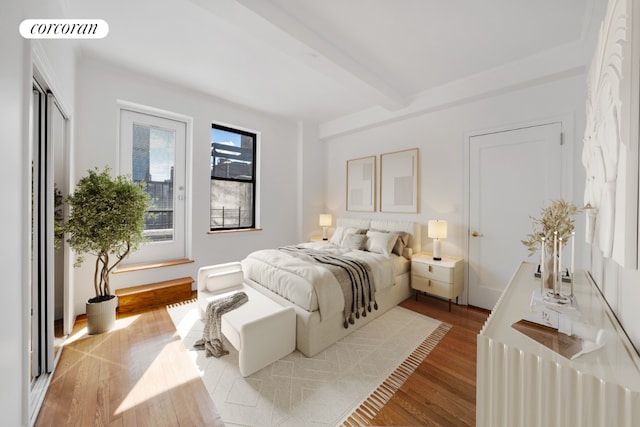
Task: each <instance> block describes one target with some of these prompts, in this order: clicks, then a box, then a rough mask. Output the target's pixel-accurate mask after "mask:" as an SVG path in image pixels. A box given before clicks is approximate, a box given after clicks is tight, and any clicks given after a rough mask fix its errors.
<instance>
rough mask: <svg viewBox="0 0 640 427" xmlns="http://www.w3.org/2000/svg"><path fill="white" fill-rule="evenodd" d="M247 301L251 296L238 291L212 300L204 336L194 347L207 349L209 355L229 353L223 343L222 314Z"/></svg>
mask: <svg viewBox="0 0 640 427" xmlns="http://www.w3.org/2000/svg"><path fill="white" fill-rule="evenodd" d="M247 301H249V298H248V297H247V294H245V293H244V292H236V293H234V294H233V295H230V296H228V297H224V298H220V299H219V300H216V301H211V302H210V303H209V304H208V305H207V312H206V317H205V324H204V331H203V332H202V338H201V339H199V340H198V341H196V343H195V344H194V345H193V347H194V348H197V349H199V350H206V353H205V354H206V356H207V357H211V356H213V357H220V356H224V355H225V354H229V351H227V350H225V349H224V346H223V344H222V334H221V331H220V329H221V323H222V315H223V314H225V313H227V312H229V311H231V310H234V309H236V308H238V307H240V306H241V305H242V304H244V303H245V302H247Z"/></svg>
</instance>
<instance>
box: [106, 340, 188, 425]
mask: <svg viewBox="0 0 640 427" xmlns="http://www.w3.org/2000/svg"><path fill="white" fill-rule="evenodd" d="M184 351H185V350H184V346H183V344H182V342H181V341H180V340H176V341H173V342H170V343H168V344H167V345H166V346H164V348H163V349H162V351H160V353H158V355H157V356H156V358H155V359H154V360H153V362H152V363H151V364H150V365H149V367H148V368H147V369H146V370H145V372H144V374H143V375H142V376H141V377H140V379H139V380H138V382H137V383H136V384H135V385H134V386H133V387H132V388H131V390H130V391H129V393H128V394H127V395H126V397H125V398H124V399H123V400H122V403H121V404H120V406H118V408H117V409H116V410H115V411H114V415H119V414H122V413H125V412H127V411H128V410H131V409H133V408H135V407H136V406H138V405H139V404H141V403H142V402H145V401H147V400H150V399H153V398H155V397H157V396H160V395H162V394H165V393H167V392H169V391H171V390H172V389H173V388H175V387H179V386H180V385H182V384H185V383H187V382H189V381H193V380H197V379H199V378H200V376H199V375H198V372H197V370H195V369H182V368H180V367H177V366H175V355H176V354H177V353H180V352H184ZM169 371H173V374H174V375H167V374H166V373H167V372H169Z"/></svg>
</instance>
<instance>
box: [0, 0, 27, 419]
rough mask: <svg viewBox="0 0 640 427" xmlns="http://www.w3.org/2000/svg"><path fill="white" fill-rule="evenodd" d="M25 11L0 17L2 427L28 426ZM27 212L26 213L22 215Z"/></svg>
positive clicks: (7, 8) (5, 11) (10, 10)
mask: <svg viewBox="0 0 640 427" xmlns="http://www.w3.org/2000/svg"><path fill="white" fill-rule="evenodd" d="M23 9H24V7H23V5H22V3H20V4H10V5H4V6H3V8H2V17H1V18H0V23H1V25H0V52H2V63H3V64H2V67H0V93H1V94H2V96H0V118H1V119H0V120H1V123H2V126H0V128H1V130H0V132H1V135H2V144H0V146H1V147H2V148H1V149H0V152H1V153H2V158H3V159H5V161H4V162H3V166H2V168H1V169H0V177H1V178H0V179H1V180H2V182H4V183H6V184H8V185H5V186H4V192H3V205H4V206H5V207H7V208H6V209H2V211H1V213H0V220H1V221H2V224H4V225H5V227H4V233H3V238H4V240H5V250H4V251H3V255H2V267H3V268H2V272H3V286H2V298H0V313H1V314H0V316H1V318H0V321H1V322H2V324H3V327H2V328H1V330H0V348H2V349H3V351H2V352H1V354H0V378H2V385H1V386H0V413H2V422H3V424H6V425H13V426H21V425H22V426H24V425H27V423H28V418H27V405H28V395H29V388H28V384H29V382H28V379H27V378H28V375H29V374H28V372H29V371H28V362H29V353H28V346H27V342H28V341H27V340H28V326H29V323H28V316H26V314H25V313H26V310H25V307H28V306H29V305H28V290H27V289H28V287H27V279H28V277H27V273H28V270H27V265H28V260H29V257H28V254H29V252H28V246H27V244H28V235H29V234H28V233H29V232H30V229H29V224H30V221H29V218H28V217H27V216H26V215H25V209H26V208H27V207H28V206H29V197H28V195H29V184H30V177H29V174H28V173H27V171H29V170H30V169H29V168H27V166H28V164H27V163H26V162H24V161H23V160H24V159H26V154H28V153H25V151H26V148H27V147H28V132H27V127H26V125H27V123H28V105H29V103H28V98H26V97H25V94H26V93H28V88H29V80H28V79H27V78H26V77H25V76H28V75H29V71H27V68H28V67H27V63H26V61H25V59H26V58H27V54H28V45H27V43H26V42H25V41H24V40H22V38H21V37H20V35H19V33H18V31H17V28H18V24H19V23H20V22H21V21H22V19H24V17H25V15H24V10H23ZM27 213H28V211H27ZM25 237H26V238H25Z"/></svg>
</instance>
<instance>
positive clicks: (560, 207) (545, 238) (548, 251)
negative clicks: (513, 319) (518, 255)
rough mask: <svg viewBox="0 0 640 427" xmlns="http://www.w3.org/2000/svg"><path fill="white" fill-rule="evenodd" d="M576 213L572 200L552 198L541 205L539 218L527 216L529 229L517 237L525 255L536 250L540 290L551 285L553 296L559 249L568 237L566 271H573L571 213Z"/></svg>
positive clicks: (559, 268)
mask: <svg viewBox="0 0 640 427" xmlns="http://www.w3.org/2000/svg"><path fill="white" fill-rule="evenodd" d="M577 213H578V208H577V207H576V206H575V205H574V204H573V203H569V202H567V201H565V200H562V199H557V200H552V201H551V203H550V204H549V206H543V207H542V209H541V211H540V217H539V218H535V217H531V220H532V228H533V230H532V232H531V233H529V234H527V237H526V239H524V240H521V242H522V244H523V245H524V246H526V247H527V249H528V251H529V256H532V255H534V254H535V253H536V252H537V251H538V250H540V275H541V277H542V279H541V282H542V285H541V286H542V288H543V294H544V292H546V290H547V289H552V290H553V294H554V297H556V299H558V298H559V296H560V294H561V292H560V288H561V285H562V280H561V277H560V275H561V271H562V270H563V268H562V251H563V248H564V246H565V245H566V244H567V242H568V241H569V239H570V238H571V241H572V249H571V254H572V259H571V272H570V273H573V268H574V262H573V254H574V249H573V248H574V241H573V237H574V229H575V219H574V217H575V215H576V214H577ZM558 282H559V283H558Z"/></svg>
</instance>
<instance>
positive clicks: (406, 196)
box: [380, 148, 418, 213]
mask: <svg viewBox="0 0 640 427" xmlns="http://www.w3.org/2000/svg"><path fill="white" fill-rule="evenodd" d="M380 211H382V212H407V213H417V212H418V149H417V148H412V149H409V150H403V151H396V152H393V153H386V154H381V155H380Z"/></svg>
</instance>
